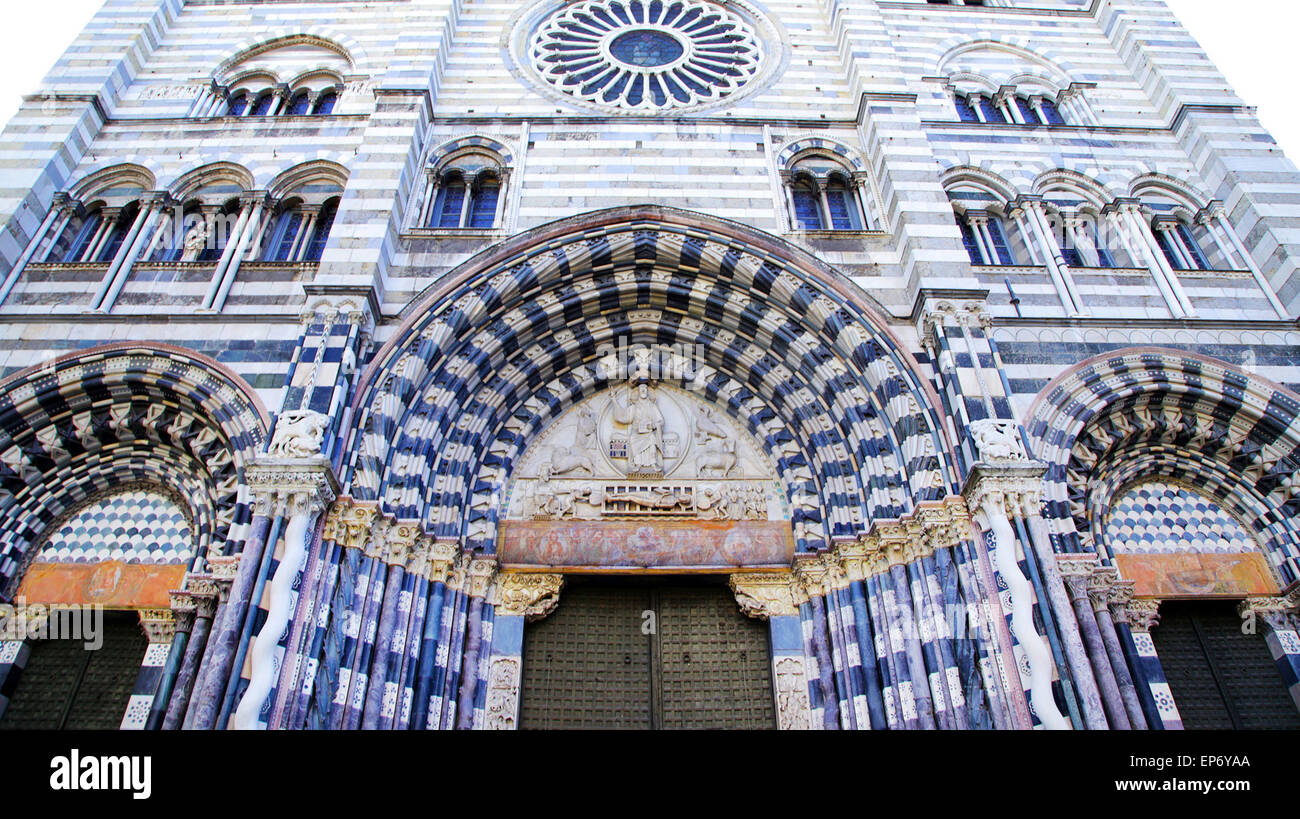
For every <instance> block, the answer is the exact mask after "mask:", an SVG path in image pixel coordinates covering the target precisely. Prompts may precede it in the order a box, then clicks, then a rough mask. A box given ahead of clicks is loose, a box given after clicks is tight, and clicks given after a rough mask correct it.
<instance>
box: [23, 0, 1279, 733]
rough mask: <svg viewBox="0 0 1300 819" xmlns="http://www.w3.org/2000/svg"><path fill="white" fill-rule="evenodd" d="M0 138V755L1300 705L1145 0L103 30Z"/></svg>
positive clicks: (369, 13) (1269, 451) (1178, 83)
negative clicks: (265, 740) (85, 735)
mask: <svg viewBox="0 0 1300 819" xmlns="http://www.w3.org/2000/svg"><path fill="white" fill-rule="evenodd" d="M0 143H3V147H2V148H0V151H2V152H3V156H4V157H5V159H6V161H5V166H4V167H5V170H4V173H3V181H2V182H0V188H2V190H0V222H3V224H4V225H5V228H4V230H3V232H2V233H0V279H2V280H0V368H2V369H0V378H2V380H0V604H3V608H0V613H3V614H4V615H5V616H4V617H3V618H0V619H2V620H3V623H0V627H3V629H4V633H3V634H0V638H2V639H0V728H4V727H10V728H23V727H121V728H124V729H179V728H185V729H198V730H206V729H304V728H366V729H380V728H382V729H399V730H425V729H513V728H534V727H535V728H559V727H620V728H633V727H650V728H660V727H664V728H668V727H743V728H783V729H846V730H850V729H863V730H865V729H890V730H898V729H913V728H942V729H1034V728H1043V729H1079V730H1083V729H1089V730H1092V729H1107V728H1111V729H1149V730H1168V729H1179V728H1182V727H1185V726H1186V727H1227V728H1250V727H1274V726H1293V727H1300V637H1298V636H1297V628H1298V627H1300V620H1298V615H1297V609H1298V606H1300V498H1298V497H1297V495H1298V494H1300V477H1297V472H1298V471H1300V393H1297V389H1300V352H1298V350H1300V346H1298V345H1300V327H1298V326H1297V315H1298V314H1300V272H1298V271H1297V261H1300V174H1298V173H1297V171H1296V169H1295V167H1294V166H1293V165H1292V164H1291V163H1290V162H1289V161H1287V160H1286V158H1285V157H1284V156H1283V154H1282V153H1281V151H1280V149H1279V148H1278V147H1277V145H1276V144H1275V143H1274V142H1273V140H1272V139H1271V138H1270V137H1269V136H1268V134H1267V133H1265V132H1264V131H1263V129H1262V128H1261V126H1260V125H1259V123H1258V121H1257V120H1256V118H1255V116H1254V112H1253V110H1252V109H1251V108H1249V107H1248V106H1246V105H1245V104H1243V102H1242V100H1240V99H1239V98H1238V97H1237V96H1235V94H1234V93H1233V92H1232V91H1231V90H1230V89H1228V88H1227V86H1226V83H1225V81H1224V79H1223V77H1222V76H1221V75H1220V74H1219V73H1218V71H1217V70H1216V69H1215V68H1214V67H1213V65H1212V64H1211V63H1210V62H1209V61H1208V60H1207V59H1206V58H1205V56H1204V54H1203V53H1202V52H1201V50H1200V48H1199V46H1198V45H1197V44H1196V43H1195V42H1194V41H1193V40H1192V39H1191V38H1190V37H1189V35H1188V34H1187V32H1186V31H1185V30H1184V29H1183V28H1182V27H1181V25H1180V24H1179V23H1178V21H1177V20H1176V18H1175V17H1174V16H1173V15H1172V14H1171V12H1170V11H1169V10H1168V9H1167V8H1166V7H1165V6H1164V4H1163V3H1162V2H1159V0H985V2H973V1H972V0H965V1H964V2H963V0H953V2H951V3H949V2H935V1H934V0H930V2H915V1H910V2H909V1H905V0H813V2H803V0H763V2H759V0H727V1H726V2H720V1H719V0H314V2H313V1H311V0H305V1H304V0H261V1H260V2H240V1H239V0H108V2H107V3H106V4H105V5H104V7H103V9H102V10H101V11H100V12H98V14H97V15H96V16H95V17H94V18H93V19H92V21H91V22H90V24H89V26H88V27H87V28H86V30H85V31H84V32H83V34H82V35H81V36H80V38H79V39H77V40H76V42H75V43H74V44H73V46H72V47H71V48H70V49H69V50H68V52H67V53H66V54H65V55H64V57H63V58H62V59H61V60H60V61H59V62H58V64H57V65H56V67H55V68H54V70H53V71H52V72H51V73H50V75H49V76H48V77H47V78H46V80H45V81H44V83H43V84H42V86H41V88H40V90H39V91H37V92H36V93H35V94H33V95H31V96H29V97H26V98H25V101H24V103H23V106H22V108H21V110H20V111H19V113H18V114H17V116H16V117H15V118H14V119H13V120H12V121H11V122H10V123H9V124H8V126H7V127H6V129H5V130H4V132H3V134H0ZM92 615H93V616H92ZM79 618H80V619H79ZM83 621H84V622H83ZM70 626H84V628H83V629H82V631H83V632H85V633H82V634H79V637H82V638H84V637H87V636H88V635H89V637H90V638H93V639H71V638H70V637H69V627H70ZM92 642H93V643H94V644H95V645H94V647H93V650H92V649H91V648H90V646H91V644H92Z"/></svg>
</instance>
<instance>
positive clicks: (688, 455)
mask: <svg viewBox="0 0 1300 819" xmlns="http://www.w3.org/2000/svg"><path fill="white" fill-rule="evenodd" d="M648 366H649V365H648V364H647V365H645V367H642V365H641V363H638V364H636V365H635V367H634V370H635V372H634V378H633V379H632V380H631V381H629V382H628V383H620V384H616V385H614V386H613V387H611V388H610V389H608V390H606V391H604V392H602V393H598V394H597V395H594V396H592V397H590V398H588V399H586V400H584V401H583V402H581V403H580V404H578V405H576V406H575V407H573V408H572V409H570V410H569V411H568V412H567V413H566V414H565V415H563V416H561V418H560V419H559V420H557V421H556V422H555V423H553V424H552V425H551V426H550V427H549V428H548V429H547V430H546V431H545V432H544V433H542V435H540V436H538V438H537V439H536V440H535V441H534V442H533V443H532V444H530V446H529V448H528V452H527V453H526V454H525V456H524V458H523V460H522V461H521V463H520V465H519V467H518V468H517V469H516V470H515V472H514V475H515V478H514V481H513V483H512V485H511V489H510V495H509V502H508V509H507V515H506V516H507V518H509V519H511V520H562V519H575V520H604V519H635V518H672V517H679V518H696V519H705V520H780V519H785V518H786V517H787V516H788V513H787V512H786V510H785V502H784V498H783V493H782V491H781V486H780V484H779V482H778V481H777V480H776V473H775V470H774V468H773V467H772V465H771V463H770V462H769V460H768V458H767V456H766V454H765V453H763V452H762V450H761V449H760V448H759V447H758V445H757V444H756V443H755V442H754V441H753V440H752V439H751V438H750V437H749V435H748V434H746V433H744V432H742V430H741V429H740V428H739V427H737V426H736V425H735V423H734V422H733V421H732V420H731V419H730V418H728V417H726V416H725V415H724V414H723V413H722V412H721V411H720V410H717V409H716V408H714V407H712V406H710V405H709V404H706V403H705V402H704V401H701V400H700V399H699V398H696V397H695V396H694V395H691V394H690V393H689V392H687V391H686V390H682V389H678V388H676V387H671V386H668V385H665V384H656V383H653V382H652V381H649V380H647V379H646V378H644V377H643V376H644V373H643V372H642V370H643V369H646V370H647V371H648ZM610 367H611V369H610V371H611V372H617V371H618V368H617V366H616V365H610Z"/></svg>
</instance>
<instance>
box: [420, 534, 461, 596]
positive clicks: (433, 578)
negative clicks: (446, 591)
mask: <svg viewBox="0 0 1300 819" xmlns="http://www.w3.org/2000/svg"><path fill="white" fill-rule="evenodd" d="M424 548H425V553H426V554H427V556H428V557H427V560H428V563H427V565H426V569H425V571H426V574H425V577H427V578H429V582H430V583H446V584H448V585H452V583H451V573H452V570H453V569H454V568H455V566H456V557H457V555H458V554H459V553H460V544H459V543H457V542H456V541H454V540H437V539H435V538H431V537H427V538H426V540H425V547H424Z"/></svg>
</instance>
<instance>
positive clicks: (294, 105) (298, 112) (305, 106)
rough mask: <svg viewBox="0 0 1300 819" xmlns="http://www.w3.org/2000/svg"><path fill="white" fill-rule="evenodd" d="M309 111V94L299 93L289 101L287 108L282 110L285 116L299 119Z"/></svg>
mask: <svg viewBox="0 0 1300 819" xmlns="http://www.w3.org/2000/svg"><path fill="white" fill-rule="evenodd" d="M310 110H311V92H310V91H306V90H303V91H299V92H297V93H296V94H294V95H293V97H292V98H291V99H290V100H289V106H288V107H287V108H285V109H284V113H285V115H286V116H291V117H300V116H305V115H306V114H307V112H308V111H310Z"/></svg>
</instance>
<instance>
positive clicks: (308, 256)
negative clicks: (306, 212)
mask: <svg viewBox="0 0 1300 819" xmlns="http://www.w3.org/2000/svg"><path fill="white" fill-rule="evenodd" d="M338 209H339V200H337V199H331V200H329V201H328V202H326V203H325V205H324V206H323V207H322V208H321V211H320V213H319V214H318V215H317V216H316V225H315V227H313V228H312V232H311V240H310V241H309V242H308V243H307V250H306V252H305V253H304V254H303V260H304V261H308V262H319V261H320V257H321V254H322V253H324V251H325V243H326V242H327V241H329V237H330V228H332V227H334V215H335V214H336V213H338Z"/></svg>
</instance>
